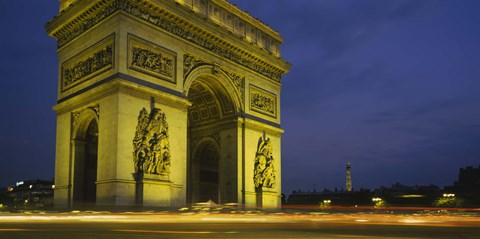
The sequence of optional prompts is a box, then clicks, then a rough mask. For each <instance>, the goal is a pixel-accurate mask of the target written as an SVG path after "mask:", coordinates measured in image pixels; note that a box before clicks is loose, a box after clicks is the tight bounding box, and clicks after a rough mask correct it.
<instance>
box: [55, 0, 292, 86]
mask: <svg viewBox="0 0 480 239" xmlns="http://www.w3.org/2000/svg"><path fill="white" fill-rule="evenodd" d="M117 11H123V12H125V13H127V14H129V15H131V16H134V17H136V18H138V19H141V20H143V21H147V22H149V23H150V24H152V25H155V26H157V27H159V28H161V29H163V30H165V31H167V32H170V33H171V34H173V35H176V36H178V37H180V38H182V39H184V40H186V41H189V42H191V43H194V44H196V45H197V46H200V47H202V48H205V49H207V50H209V51H211V52H213V53H215V54H217V55H219V56H221V57H224V58H226V59H229V60H231V61H233V62H235V63H237V64H240V65H243V66H245V67H247V68H249V69H251V70H253V71H255V72H257V73H259V74H261V75H263V76H265V77H267V78H269V79H272V80H274V81H278V82H279V81H280V80H281V75H282V74H283V71H282V70H281V69H278V68H275V67H272V66H267V63H266V62H262V61H260V60H259V59H257V58H252V57H251V56H246V55H245V54H240V53H237V51H236V50H235V49H233V46H232V45H230V44H228V43H226V42H225V41H223V40H222V39H220V38H218V37H213V36H211V35H209V34H205V32H203V31H201V30H199V29H194V28H192V26H190V25H188V26H186V24H185V23H180V22H179V21H175V20H174V19H172V17H171V16H169V14H168V13H165V12H163V13H162V14H158V12H154V11H153V10H152V9H151V8H148V7H147V5H145V4H141V5H140V4H138V3H133V2H130V1H124V0H112V1H111V2H110V3H109V4H108V5H106V6H105V7H103V8H101V10H97V12H96V14H93V16H91V17H88V18H86V19H84V20H83V21H82V23H79V24H78V25H77V26H75V27H72V28H71V29H70V30H68V32H64V31H61V32H58V33H55V36H56V38H57V39H58V47H62V46H64V45H65V44H67V43H68V42H70V41H71V40H73V39H74V38H76V37H77V36H79V35H80V34H82V33H83V32H85V31H87V30H88V29H90V28H91V27H93V26H94V25H95V24H97V23H99V22H100V21H102V20H103V19H105V18H107V17H109V16H111V15H112V14H113V13H115V12H117ZM192 29H194V30H192Z"/></svg>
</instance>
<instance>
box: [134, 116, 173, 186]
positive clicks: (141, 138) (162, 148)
mask: <svg viewBox="0 0 480 239" xmlns="http://www.w3.org/2000/svg"><path fill="white" fill-rule="evenodd" d="M133 162H134V169H135V173H136V174H144V175H145V174H146V175H158V176H159V177H160V178H161V179H168V177H169V175H170V165H171V157H170V144H169V135H168V124H167V121H166V116H165V113H163V112H162V111H161V110H160V109H159V108H153V109H152V111H151V112H150V113H148V111H147V110H146V109H145V108H143V109H142V110H141V111H140V114H139V116H138V124H137V129H136V132H135V137H134V139H133Z"/></svg>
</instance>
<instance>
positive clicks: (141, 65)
mask: <svg viewBox="0 0 480 239" xmlns="http://www.w3.org/2000/svg"><path fill="white" fill-rule="evenodd" d="M176 62H177V54H176V53H175V52H173V51H170V50H168V49H166V48H164V47H162V46H159V45H156V44H154V43H151V42H148V41H146V40H144V39H141V38H139V37H136V36H134V35H131V34H129V35H128V67H129V68H130V69H132V70H135V71H138V72H141V73H145V74H148V75H152V76H154V77H156V78H160V79H162V80H165V81H168V82H171V83H176V77H175V73H176Z"/></svg>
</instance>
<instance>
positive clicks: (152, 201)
mask: <svg viewBox="0 0 480 239" xmlns="http://www.w3.org/2000/svg"><path fill="white" fill-rule="evenodd" d="M133 176H134V177H135V181H136V184H135V185H136V188H135V201H136V204H137V205H138V206H146V207H170V206H171V188H172V182H170V180H168V179H165V178H163V177H162V176H160V175H156V174H146V173H135V174H133Z"/></svg>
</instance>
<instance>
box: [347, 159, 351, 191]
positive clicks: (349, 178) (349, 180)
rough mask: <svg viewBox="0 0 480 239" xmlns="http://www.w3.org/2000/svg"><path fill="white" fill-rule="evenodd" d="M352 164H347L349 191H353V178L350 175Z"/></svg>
mask: <svg viewBox="0 0 480 239" xmlns="http://www.w3.org/2000/svg"><path fill="white" fill-rule="evenodd" d="M350 168H351V166H350V162H348V163H347V191H348V192H350V191H352V176H351V175H350Z"/></svg>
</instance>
